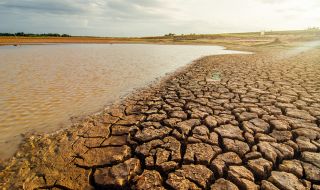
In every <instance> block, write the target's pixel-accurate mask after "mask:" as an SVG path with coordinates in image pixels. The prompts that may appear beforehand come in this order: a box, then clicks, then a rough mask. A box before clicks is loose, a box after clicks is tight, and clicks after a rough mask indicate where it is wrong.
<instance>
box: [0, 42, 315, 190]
mask: <svg viewBox="0 0 320 190" xmlns="http://www.w3.org/2000/svg"><path fill="white" fill-rule="evenodd" d="M270 48H271V47H270ZM319 60H320V49H319V48H314V49H309V50H307V51H305V52H302V53H301V52H300V53H299V54H296V55H290V56H287V51H286V50H281V51H279V49H272V48H271V49H270V50H268V51H261V52H259V53H257V54H253V55H218V56H209V57H205V58H202V59H200V60H198V61H197V62H195V63H193V64H191V65H190V66H188V67H187V68H185V69H183V70H181V71H179V72H177V73H176V74H174V75H172V76H170V77H169V78H167V79H165V80H164V81H162V82H160V83H158V84H155V85H153V86H152V87H150V88H146V89H144V90H141V91H139V92H137V93H135V94H133V95H132V96H130V97H128V98H127V99H125V100H124V101H123V102H121V103H120V104H118V105H114V106H112V107H110V108H108V109H106V110H105V112H103V113H101V114H97V115H95V116H90V117H88V118H87V119H85V120H84V121H83V122H81V123H78V124H74V125H73V126H72V127H71V128H69V129H67V130H64V131H62V132H59V133H56V134H52V135H46V136H32V137H30V138H28V139H26V142H25V143H24V144H23V145H22V146H21V148H20V151H19V152H18V153H17V154H16V156H15V158H13V159H11V160H10V162H8V163H7V164H6V166H5V167H4V169H3V170H2V171H1V173H0V179H1V181H0V184H1V186H2V187H4V188H7V189H21V188H25V189H36V188H48V189H49V188H57V189H94V188H96V189H97V188H102V189H115V188H124V189H260V188H261V189H311V188H312V187H313V189H319V188H320V183H319V181H320V179H319V176H320V165H319V162H320V161H319V158H320V153H319V151H320V128H319V127H320V126H319V125H320V86H319V84H320V64H319ZM214 73H215V74H217V73H219V78H218V79H217V78H216V77H215V78H214V80H213V78H212V77H213V74H214ZM219 79H220V80H219Z"/></svg>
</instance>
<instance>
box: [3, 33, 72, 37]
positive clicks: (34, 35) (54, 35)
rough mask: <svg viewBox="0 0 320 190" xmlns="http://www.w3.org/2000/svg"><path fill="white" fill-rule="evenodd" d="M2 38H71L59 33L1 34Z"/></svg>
mask: <svg viewBox="0 0 320 190" xmlns="http://www.w3.org/2000/svg"><path fill="white" fill-rule="evenodd" d="M0 36H24V37H71V35H69V34H58V33H43V34H33V33H24V32H17V33H0Z"/></svg>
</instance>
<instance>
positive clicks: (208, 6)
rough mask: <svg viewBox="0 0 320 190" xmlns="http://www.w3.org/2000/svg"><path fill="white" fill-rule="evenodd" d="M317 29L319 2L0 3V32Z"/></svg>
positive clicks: (148, 0)
mask: <svg viewBox="0 0 320 190" xmlns="http://www.w3.org/2000/svg"><path fill="white" fill-rule="evenodd" d="M314 26H317V27H319V26H320V0H304V1H302V0H223V1H221V0H0V32H19V31H21V32H31V33H48V32H57V33H68V34H72V35H96V36H153V35H163V34H166V33H169V32H172V33H177V34H181V33H184V34H188V33H226V32H246V31H260V30H286V29H305V28H308V27H314Z"/></svg>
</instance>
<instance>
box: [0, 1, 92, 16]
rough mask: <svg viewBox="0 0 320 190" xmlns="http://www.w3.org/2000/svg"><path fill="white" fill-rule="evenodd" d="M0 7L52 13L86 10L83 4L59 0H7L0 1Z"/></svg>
mask: <svg viewBox="0 0 320 190" xmlns="http://www.w3.org/2000/svg"><path fill="white" fill-rule="evenodd" d="M0 7H1V8H2V9H7V10H15V11H23V12H34V13H53V14H61V13H63V14H78V13H81V12H84V11H85V10H86V9H85V6H83V4H79V3H72V2H70V1H61V0H56V1H51V0H22V1H20V0H7V1H4V2H2V3H1V4H0Z"/></svg>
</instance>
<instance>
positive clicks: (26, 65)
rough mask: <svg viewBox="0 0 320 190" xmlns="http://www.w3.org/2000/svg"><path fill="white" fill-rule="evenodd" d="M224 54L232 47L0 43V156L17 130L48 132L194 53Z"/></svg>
mask: <svg viewBox="0 0 320 190" xmlns="http://www.w3.org/2000/svg"><path fill="white" fill-rule="evenodd" d="M230 53H237V52H236V51H228V50H224V49H223V47H219V46H191V45H183V46H182V45H137V44H116V45H109V44H100V45H99V44H72V45H70V44H69V45H30V46H21V47H12V46H3V47H0V108H1V109H0V155H1V157H2V158H4V157H8V156H10V155H12V154H13V152H14V151H15V150H16V147H17V145H18V144H19V143H20V139H21V134H23V133H26V132H29V131H38V132H49V131H54V130H56V129H58V128H59V127H61V126H63V125H67V123H68V121H69V118H70V117H71V116H78V115H83V114H89V113H92V112H94V111H97V110H99V109H101V108H102V107H103V105H105V104H107V103H110V102H112V101H115V100H117V99H119V97H120V96H123V95H125V94H127V93H129V92H131V91H132V90H133V89H134V88H139V87H143V86H145V85H146V84H148V83H150V82H151V81H153V80H154V79H156V78H157V77H161V76H164V75H165V73H168V72H172V71H174V70H175V69H177V68H179V67H181V66H184V65H186V64H188V63H190V62H191V61H192V60H194V59H196V58H199V57H201V56H204V55H213V54H230Z"/></svg>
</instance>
